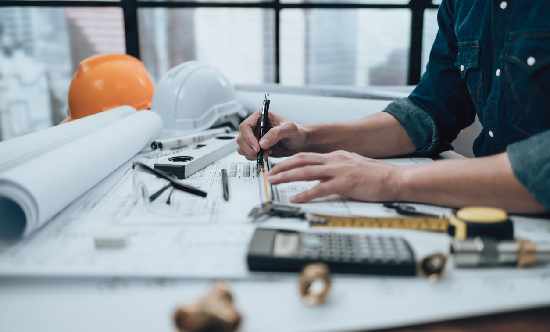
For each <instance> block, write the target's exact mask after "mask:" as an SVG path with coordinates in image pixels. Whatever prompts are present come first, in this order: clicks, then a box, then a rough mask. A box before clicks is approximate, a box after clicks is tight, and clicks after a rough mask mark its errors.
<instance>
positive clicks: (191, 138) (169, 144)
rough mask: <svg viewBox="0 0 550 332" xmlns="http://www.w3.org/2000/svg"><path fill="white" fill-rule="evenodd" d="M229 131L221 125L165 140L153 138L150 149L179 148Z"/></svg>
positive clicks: (229, 129)
mask: <svg viewBox="0 0 550 332" xmlns="http://www.w3.org/2000/svg"><path fill="white" fill-rule="evenodd" d="M230 132H231V128H230V127H221V128H215V129H208V130H204V131H201V132H198V133H194V134H190V135H186V136H183V137H178V138H172V139H167V140H155V141H153V142H152V143H151V149H153V150H157V149H158V150H167V149H175V148H180V147H182V146H186V145H190V144H195V143H200V142H203V141H205V140H207V139H209V138H212V137H215V136H218V135H222V134H228V133H230Z"/></svg>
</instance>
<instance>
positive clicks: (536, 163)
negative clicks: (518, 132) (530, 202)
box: [506, 130, 550, 209]
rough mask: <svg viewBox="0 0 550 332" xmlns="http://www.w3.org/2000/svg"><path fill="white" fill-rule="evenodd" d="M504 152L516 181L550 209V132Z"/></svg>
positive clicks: (514, 145) (509, 146) (511, 145)
mask: <svg viewBox="0 0 550 332" xmlns="http://www.w3.org/2000/svg"><path fill="white" fill-rule="evenodd" d="M506 152H508V159H510V164H511V165H512V169H513V170H514V174H515V175H516V177H517V178H518V180H519V181H520V182H521V183H522V184H523V185H524V186H525V187H526V188H527V189H529V191H530V192H531V193H532V194H533V196H535V199H536V200H537V201H538V202H539V203H541V204H542V205H544V206H545V207H546V208H547V209H550V130H547V131H544V132H542V133H540V134H537V135H534V136H532V137H530V138H528V139H526V140H523V141H519V142H516V143H513V144H510V145H508V147H507V148H506Z"/></svg>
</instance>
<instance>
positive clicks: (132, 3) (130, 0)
mask: <svg viewBox="0 0 550 332" xmlns="http://www.w3.org/2000/svg"><path fill="white" fill-rule="evenodd" d="M310 1H311V2H310ZM0 7H93V8H98V7H99V8H101V7H111V8H112V7H117V8H121V9H122V13H123V17H124V36H125V40H126V54H129V55H132V56H134V57H136V58H138V59H140V45H139V27H138V9H139V8H262V9H272V10H273V11H274V13H275V24H274V29H275V31H274V35H275V38H274V40H275V47H274V49H275V83H280V14H281V10H283V9H409V10H410V11H411V31H410V48H409V63H408V75H407V84H409V85H415V84H418V82H420V76H421V73H422V68H421V67H422V47H423V45H422V36H423V29H424V11H425V10H426V9H430V8H434V9H437V8H439V5H437V4H433V3H432V0H410V1H409V3H408V4H383V3H376V4H374V3H340V2H331V3H328V2H326V3H325V2H322V3H319V2H315V0H304V2H303V3H285V2H283V3H281V1H280V0H271V1H265V2H197V1H163V0H160V1H151V0H145V1H139V0H120V1H89V0H85V1H80V0H78V1H74V0H67V1H64V0H0Z"/></svg>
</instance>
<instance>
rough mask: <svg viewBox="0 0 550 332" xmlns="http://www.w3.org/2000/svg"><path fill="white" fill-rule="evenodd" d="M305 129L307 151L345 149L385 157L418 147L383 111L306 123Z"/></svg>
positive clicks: (364, 154) (369, 155) (402, 153)
mask: <svg viewBox="0 0 550 332" xmlns="http://www.w3.org/2000/svg"><path fill="white" fill-rule="evenodd" d="M304 129H305V130H306V132H307V135H306V137H307V138H306V147H305V151H308V152H322V153H326V152H332V151H335V150H346V151H350V152H355V153H358V154H360V155H363V156H365V157H370V158H385V157H392V156H399V155H406V154H411V153H414V152H415V150H416V149H415V146H414V144H413V142H412V140H411V138H410V137H409V134H408V133H407V131H406V130H405V129H404V128H403V126H401V124H400V123H399V122H398V121H397V120H396V119H395V118H394V117H393V116H392V115H390V114H388V113H384V112H380V113H376V114H373V115H370V116H367V117H365V118H362V119H359V120H354V121H346V122H333V123H327V124H313V125H304Z"/></svg>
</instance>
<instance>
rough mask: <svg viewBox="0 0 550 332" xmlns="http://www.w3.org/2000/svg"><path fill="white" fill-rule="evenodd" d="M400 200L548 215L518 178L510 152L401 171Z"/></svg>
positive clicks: (398, 181) (398, 176)
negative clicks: (488, 207)
mask: <svg viewBox="0 0 550 332" xmlns="http://www.w3.org/2000/svg"><path fill="white" fill-rule="evenodd" d="M396 177H397V178H398V180H397V181H396V183H397V186H398V187H399V188H398V190H397V191H396V192H397V196H398V197H397V200H399V201H410V202H419V203H430V204H437V205H442V206H451V207H464V206H473V205H475V206H480V205H481V206H492V207H500V208H503V209H505V210H506V211H508V212H516V213H542V212H547V209H545V207H544V206H542V205H541V204H540V203H538V202H537V201H536V200H535V198H534V197H533V195H532V194H531V192H529V190H527V189H526V188H525V187H524V186H523V185H522V184H521V183H520V182H519V181H518V179H517V178H516V176H515V175H514V172H513V170H512V167H511V165H510V162H509V160H508V155H507V154H506V153H502V154H498V155H495V156H491V157H484V158H477V159H460V160H457V159H455V160H441V161H437V162H434V163H428V164H423V165H417V166H410V167H407V168H404V169H403V170H402V171H399V172H397V174H396Z"/></svg>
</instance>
